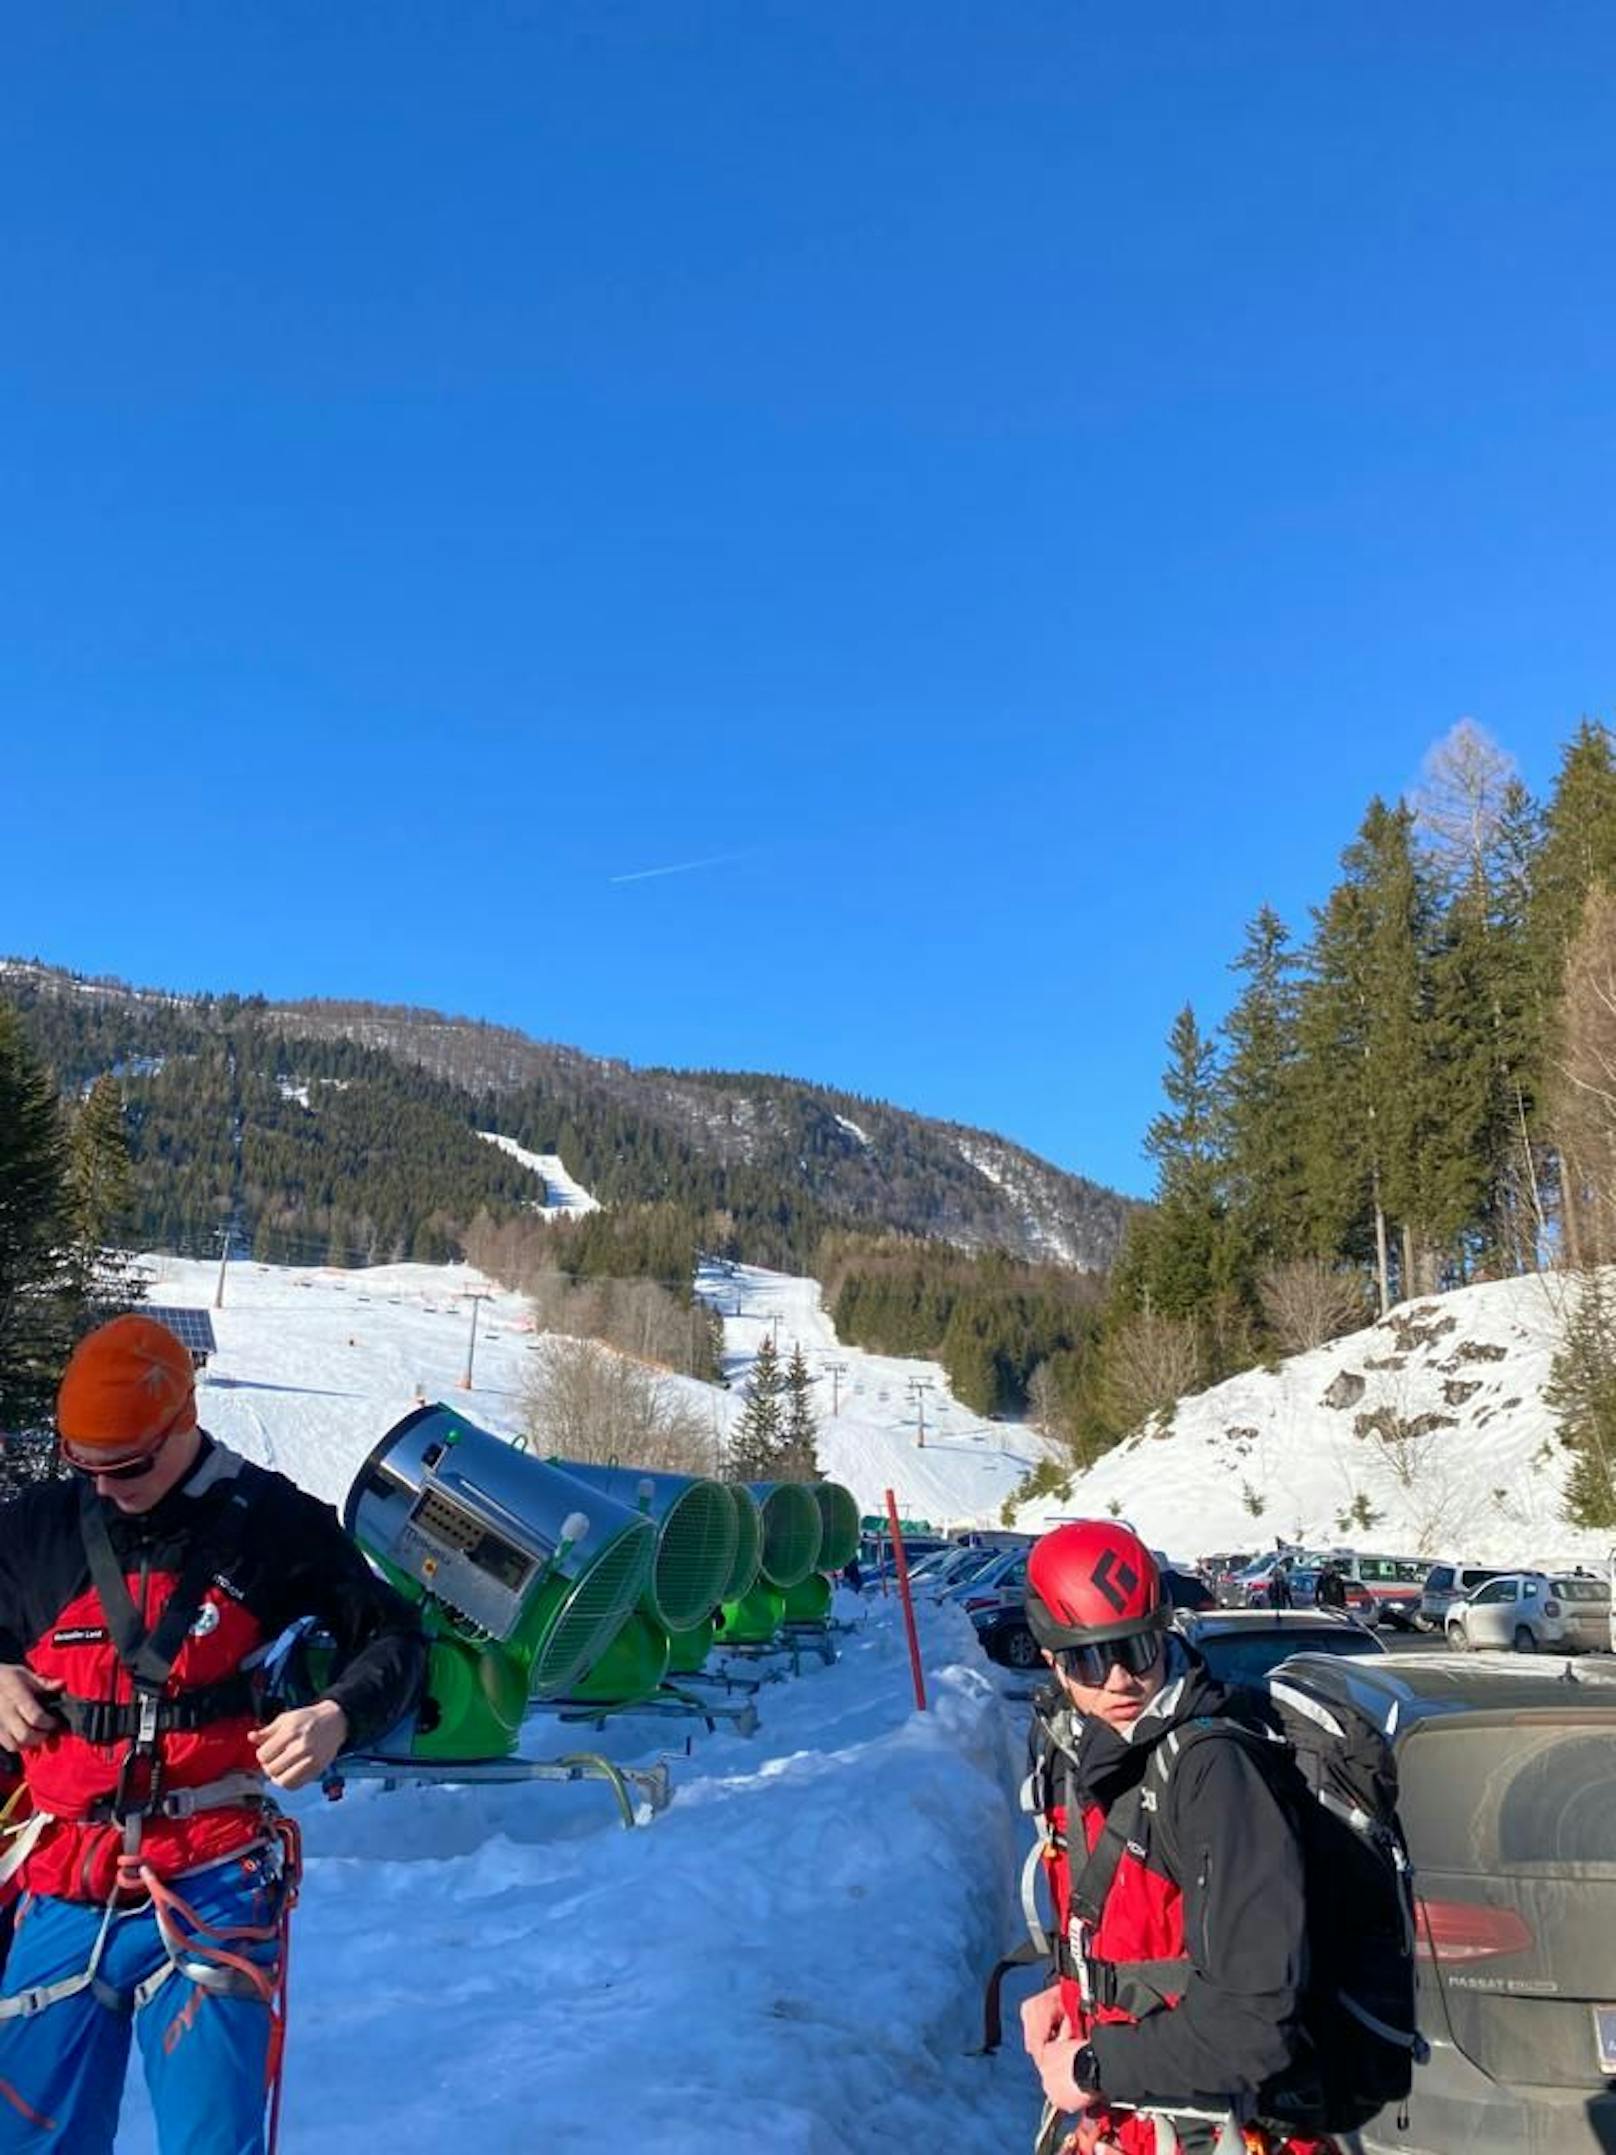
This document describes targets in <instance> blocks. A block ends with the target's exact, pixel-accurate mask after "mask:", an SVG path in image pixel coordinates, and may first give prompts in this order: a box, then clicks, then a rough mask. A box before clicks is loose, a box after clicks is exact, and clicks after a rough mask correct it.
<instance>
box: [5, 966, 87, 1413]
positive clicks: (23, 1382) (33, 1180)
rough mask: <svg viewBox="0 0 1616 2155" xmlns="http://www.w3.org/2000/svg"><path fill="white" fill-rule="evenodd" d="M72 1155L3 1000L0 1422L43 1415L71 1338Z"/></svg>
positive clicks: (40, 1073) (52, 1099)
mask: <svg viewBox="0 0 1616 2155" xmlns="http://www.w3.org/2000/svg"><path fill="white" fill-rule="evenodd" d="M66 1206H67V1190H66V1160H65V1153H64V1147H63V1143H62V1128H61V1116H60V1113H59V1110H58V1108H57V1103H56V1093H55V1088H54V1087H53V1086H52V1084H51V1081H50V1078H49V1076H48V1075H47V1073H46V1071H45V1069H44V1067H43V1066H42V1065H41V1064H40V1063H38V1062H37V1061H36V1060H35V1059H34V1057H33V1055H32V1054H31V1053H30V1052H29V1049H28V1046H27V1043H26V1042H25V1040H24V1038H23V1033H22V1027H21V1025H20V1023H19V1022H18V1019H17V1016H16V1013H15V1012H14V1011H12V1010H11V1009H10V1007H9V1006H8V1005H6V1004H3V1003H0V1428H3V1429H8V1430H28V1429H30V1428H37V1427H38V1426H40V1425H41V1424H44V1423H47V1422H48V1420H49V1414H50V1401H51V1397H52V1393H53V1390H54V1387H55V1382H56V1377H57V1373H58V1369H59V1366H60V1363H61V1359H62V1354H63V1351H64V1349H65V1347H66V1344H67V1336H68V1329H69V1318H70V1309H71V1303H70V1296H69V1282H68V1277H67V1267H66V1262H65V1254H64V1252H65V1243H66V1239H67V1223H66V1217H65V1215H66Z"/></svg>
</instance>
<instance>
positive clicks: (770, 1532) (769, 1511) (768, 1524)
mask: <svg viewBox="0 0 1616 2155" xmlns="http://www.w3.org/2000/svg"><path fill="white" fill-rule="evenodd" d="M747 1487H748V1488H749V1489H750V1490H751V1492H752V1495H753V1496H754V1497H755V1498H756V1499H757V1505H758V1509H759V1511H761V1513H762V1514H763V1556H762V1561H761V1562H760V1564H759V1566H758V1576H759V1578H760V1579H761V1580H762V1581H763V1583H764V1584H765V1585H767V1586H777V1587H780V1588H782V1589H783V1590H788V1591H789V1589H790V1588H792V1587H793V1586H798V1585H800V1584H801V1582H802V1581H803V1580H804V1579H806V1578H807V1576H808V1574H809V1572H811V1571H812V1570H813V1568H814V1566H815V1565H816V1564H817V1563H818V1562H819V1545H820V1543H821V1542H822V1541H823V1540H824V1538H825V1529H824V1525H823V1522H822V1521H821V1518H820V1512H819V1506H818V1504H817V1503H816V1502H815V1499H814V1492H813V1488H812V1486H811V1485H810V1484H809V1483H807V1482H749V1483H748V1484H747Z"/></svg>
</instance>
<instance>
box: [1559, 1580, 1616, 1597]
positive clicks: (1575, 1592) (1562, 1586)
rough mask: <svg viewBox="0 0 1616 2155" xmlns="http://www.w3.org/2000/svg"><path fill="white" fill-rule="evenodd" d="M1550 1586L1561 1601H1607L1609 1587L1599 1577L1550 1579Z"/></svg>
mask: <svg viewBox="0 0 1616 2155" xmlns="http://www.w3.org/2000/svg"><path fill="white" fill-rule="evenodd" d="M1549 1584H1550V1587H1551V1588H1552V1590H1553V1591H1554V1592H1555V1593H1556V1594H1558V1595H1559V1597H1560V1599H1561V1600H1562V1601H1609V1599H1610V1588H1609V1587H1608V1586H1606V1585H1605V1583H1604V1581H1603V1580H1601V1579H1551V1580H1550V1582H1549Z"/></svg>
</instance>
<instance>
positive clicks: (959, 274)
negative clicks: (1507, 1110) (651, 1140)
mask: <svg viewBox="0 0 1616 2155" xmlns="http://www.w3.org/2000/svg"><path fill="white" fill-rule="evenodd" d="M7 87H8V95H7V99H6V110H5V113H4V116H3V120H0V196H3V199H4V200H5V202H6V204H7V212H6V217H5V221H4V226H3V233H4V237H3V243H0V244H3V259H4V291H5V296H6V311H7V317H8V331H7V334H6V336H5V338H4V342H3V345H0V427H3V437H0V451H3V453H0V488H3V496H0V498H3V501H4V505H5V514H4V516H3V518H0V727H3V729H4V754H3V758H0V822H3V839H4V845H3V856H0V857H3V868H0V877H3V881H0V897H3V909H0V950H8V951H14V952H21V953H24V954H30V955H31V954H38V955H40V956H42V957H44V958H46V959H48V960H51V961H53V962H56V963H60V964H64V965H68V966H72V967H74V968H76V969H79V970H82V971H86V972H109V973H116V974H119V975H122V976H123V977H125V978H129V979H134V980H137V981H141V982H146V983H153V984H158V985H164V986H170V987H177V988H202V987H207V988H215V989H223V988H227V987H233V988H239V989H244V990H246V989H260V990H263V991H264V992H266V993H268V994H271V995H296V994H333V995H358V996H368V997H373V998H378V999H383V1000H389V1001H394V1000H396V1001H408V1002H414V1003H421V1004H428V1005H434V1006H437V1007H440V1008H446V1009H450V1010H455V1011H460V1012H466V1013H469V1014H472V1015H476V1016H480V1017H487V1018H491V1019H496V1020H499V1021H502V1022H506V1023H511V1024H516V1025H519V1026H522V1027H524V1028H525V1029H527V1030H529V1031H531V1032H534V1033H536V1034H539V1035H541V1036H544V1037H548V1038H554V1039H560V1040H566V1041H570V1042H575V1043H577V1044H579V1045H581V1046H584V1047H587V1048H590V1049H592V1050H595V1051H597V1052H600V1053H605V1054H614V1055H623V1056H627V1057H630V1058H631V1059H633V1060H635V1061H659V1062H670V1063H685V1064H699V1065H704V1066H713V1065H717V1066H724V1067H735V1068H763V1069H777V1070H787V1071H791V1072H793V1073H796V1074H799V1075H802V1076H807V1077H814V1078H821V1079H826V1080H831V1081H834V1082H837V1083H839V1084H842V1085H845V1086H847V1087H849V1088H851V1089H853V1090H856V1091H861V1092H865V1093H873V1094H879V1095H883V1096H886V1097H889V1098H893V1099H896V1100H898V1101H901V1102H903V1103H905V1104H907V1105H911V1106H915V1107H919V1108H922V1109H925V1110H928V1111H930V1112H933V1113H937V1114H941V1115H947V1116H952V1117H955V1118H958V1119H960V1120H962V1121H969V1122H976V1123H980V1124H983V1125H986V1126H988V1127H991V1128H995V1129H1000V1130H1003V1131H1005V1132H1006V1133H1007V1134H1009V1135H1011V1136H1013V1137H1016V1138H1019V1139H1021V1140H1023V1141H1025V1142H1027V1143H1030V1144H1032V1145H1034V1146H1035V1147H1037V1148H1038V1149H1039V1150H1041V1151H1043V1152H1045V1153H1047V1154H1048V1155H1049V1156H1050V1157H1052V1158H1054V1159H1056V1160H1058V1161H1060V1162H1061V1163H1062V1164H1064V1165H1066V1166H1070V1167H1073V1168H1075V1169H1078V1170H1079V1171H1081V1172H1085V1173H1090V1174H1093V1175H1096V1176H1098V1177H1100V1178H1101V1179H1105V1180H1109V1181H1112V1182H1115V1183H1117V1184H1119V1185H1121V1186H1123V1187H1127V1188H1133V1189H1143V1188H1145V1187H1147V1186H1148V1177H1147V1172H1146V1169H1145V1166H1144V1164H1143V1162H1142V1161H1141V1159H1140V1156H1139V1139H1140V1134H1141V1132H1142V1130H1143V1127H1144V1124H1145V1122H1146V1121H1147V1119H1148V1117H1149V1115H1150V1113H1151V1112H1152V1111H1153V1108H1154V1105H1155V1093H1156V1081H1157V1077H1158V1074H1159V1070H1160V1066H1161V1062H1162V1039H1163V1036H1164V1034H1165V1033H1166V1030H1167V1027H1168V1025H1169V1024H1170V1022H1171V1019H1172V1015H1173V1012H1174V1011H1175V1009H1176V1008H1177V1007H1178V1006H1179V1004H1180V1003H1182V1002H1183V1001H1184V1000H1185V999H1186V997H1188V998H1191V999H1193V1000H1194V1001H1195V1002H1196V1004H1197V1007H1198V1008H1200V1009H1202V1010H1203V1011H1204V1012H1205V1013H1206V1014H1207V1015H1208V1016H1212V1015H1216V1014H1217V1013H1218V1012H1220V1011H1221V1009H1222V1008H1223V1007H1224V1006H1225V1004H1226V1001H1227V998H1228V993H1229V976H1228V972H1227V966H1228V962H1229V960H1230V959H1231V957H1232V956H1233V955H1234V953H1235V951H1236V949H1237V948H1238V945H1239V942H1240V937H1241V928H1242V924H1243V922H1244V921H1245V919H1246V918H1247V917H1248V916H1249V915H1250V914H1251V913H1252V912H1253V911H1254V910H1255V909H1256V907H1257V905H1258V904H1259V903H1260V902H1262V901H1264V900H1267V901H1269V902H1271V903H1273V904H1275V905H1276V906H1278V907H1279V909H1280V911H1281V912H1282V913H1284V914H1285V915H1286V916H1287V917H1288V918H1289V919H1291V920H1292V921H1293V923H1297V924H1301V923H1303V922H1305V914H1306V908H1307V906H1308V905H1309V904H1310V903H1311V902H1313V901H1315V900H1317V899H1318V898H1320V897H1321V896H1322V895H1323V894H1324V892H1325V890H1326V889H1327V888H1328V886H1329V883H1330V881H1331V878H1332V875H1333V872H1334V867H1335V862H1336V856H1337V854H1338V852H1339V850H1340V848H1341V847H1342V845H1344V844H1345V843H1346V842H1347V840H1348V839H1349V838H1350V836H1351V834H1352V831H1353V829H1354V827H1355V825H1356V823H1357V821H1358V819H1359V817H1360V815H1361V813H1362V810H1363V807H1364V805H1365V802H1366V801H1367V799H1368V798H1369V796H1370V795H1371V794H1372V793H1373V792H1375V791H1376V790H1380V791H1383V792H1387V793H1396V792H1397V791H1399V790H1401V789H1402V788H1403V787H1405V786H1406V785H1408V784H1409V783H1411V782H1412V781H1413V780H1414V778H1415V777H1416V775H1417V771H1418V766H1419V763H1420V759H1421V757H1422V755H1423V754H1424V752H1425V750H1426V749H1427V748H1428V746H1429V745H1430V744H1431V743H1432V742H1433V741H1434V740H1435V739H1436V738H1438V737H1439V736H1440V735H1441V734H1443V733H1444V732H1446V731H1447V729H1448V728H1449V727H1450V726H1452V725H1453V723H1454V722H1455V721H1456V720H1457V719H1458V718H1460V717H1461V716H1463V715H1470V716H1473V717H1474V718H1475V719H1476V720H1477V721H1478V722H1479V723H1480V724H1482V725H1483V726H1485V727H1486V728H1488V729H1489V730H1490V731H1491V732H1492V733H1493V734H1494V735H1495V736H1496V737H1497V738H1498V739H1500V740H1501V741H1502V742H1503V743H1504V744H1505V745H1507V746H1508V747H1510V748H1512V749H1513V750H1514V751H1515V753H1516V754H1517V756H1518V757H1519V758H1520V761H1521V764H1522V767H1523V770H1524V772H1525V775H1526V777H1527V778H1528V780H1529V781H1530V782H1532V783H1533V784H1534V785H1535V786H1537V787H1539V788H1542V787H1543V786H1545V785H1546V784H1547V783H1548V781H1549V780H1550V778H1551V776H1552V773H1553V769H1554V765H1555V761H1556V757H1557V751H1558V747H1559V744H1560V743H1561V742H1562V741H1563V740H1564V739H1565V738H1566V736H1567V735H1568V734H1569V732H1570V731H1571V729H1572V727H1573V726H1574V725H1575V723H1576V721H1577V719H1578V717H1579V716H1580V715H1582V714H1583V713H1585V712H1586V713H1591V714H1593V715H1599V716H1610V715H1611V713H1612V707H1613V694H1612V689H1613V679H1616V674H1613V667H1612V649H1611V645H1612V628H1613V620H1616V614H1613V606H1612V565H1613V556H1616V547H1613V540H1616V486H1613V484H1612V479H1613V471H1612V463H1613V457H1612V448H1613V431H1616V389H1613V385H1612V363H1611V355H1612V353H1613V352H1616V278H1613V276H1612V241H1611V234H1612V231H1613V230H1616V13H1613V12H1612V11H1611V10H1610V9H1609V8H1608V7H1605V6H1603V5H1597V4H1593V0H1590V4H1587V5H1579V6H1566V5H1556V4H1554V0H1545V4H1541V5H1538V6H1535V7H1533V8H1530V9H1523V8H1520V7H1518V6H1514V5H1509V6H1503V5H1491V4H1486V0H1468V4H1465V5H1462V6H1461V5H1457V4H1446V0H1426V4H1423V5H1421V6H1420V7H1418V8H1413V9H1411V8H1408V7H1407V6H1405V5H1402V4H1400V0H1399V4H1397V5H1390V4H1385V5H1383V4H1377V0H1353V4H1351V5H1347V4H1345V0H1343V4H1340V5H1334V6H1330V5H1320V6H1314V7H1305V8H1298V7H1296V6H1294V5H1291V4H1272V5H1271V4H1268V0H1250V4H1242V5H1219V4H1208V0H1166V4H1161V5H1157V6H1153V7H1150V8H1117V7H1112V6H1100V5H1097V4H1089V0H1029V4H1026V5H1010V6H1004V5H992V6H990V5H986V4H975V5H965V4H948V0H912V4H910V0H904V4H887V0H873V4H864V0H860V4H858V5H854V4H852V0H845V4H844V0H709V4H700V5H698V4H695V0H691V4H688V5H687V4H680V0H636V4H626V0H625V4H613V0H542V4H541V0H530V4H515V0H512V4H508V5H505V6H492V5H480V4H477V0H442V4H432V5H425V4H418V0H389V4H385V5H384V4H381V0H376V4H364V5H360V4H356V0H277V4H276V5H275V6H274V7H263V8H239V7H235V8H231V7H226V8H200V7H194V6H187V7H178V6H171V5H170V6H165V5H162V4H159V0H154V4H150V5H145V6H142V7H139V8H131V9H116V8H112V7H108V6H105V5H101V6H90V5H81V4H75V0H56V4H54V5H52V6H51V7H49V8H36V9H30V10H24V11H22V12H20V13H19V14H17V15H16V16H15V17H14V19H13V20H12V21H11V22H10V23H9V24H8V30H7ZM691 862H702V863H708V864H709V865H704V866H699V867H691V868H689V869H687V870H686V872H683V873H680V874H677V875H666V876H644V875H642V874H641V873H640V872H641V871H644V870H648V869H653V868H659V867H670V866H675V865H679V864H684V863H691ZM624 878H637V879H636V880H622V879H624Z"/></svg>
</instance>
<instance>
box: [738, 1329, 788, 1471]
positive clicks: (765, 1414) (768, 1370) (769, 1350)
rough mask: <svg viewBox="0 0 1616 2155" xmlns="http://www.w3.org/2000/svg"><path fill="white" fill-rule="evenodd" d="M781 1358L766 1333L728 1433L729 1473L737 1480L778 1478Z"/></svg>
mask: <svg viewBox="0 0 1616 2155" xmlns="http://www.w3.org/2000/svg"><path fill="white" fill-rule="evenodd" d="M781 1384H782V1379H781V1374H780V1357H779V1355H778V1353H777V1352H776V1351H775V1345H774V1335H773V1334H772V1333H771V1332H765V1333H764V1335H763V1339H762V1343H761V1344H760V1346H759V1347H758V1351H757V1358H756V1360H755V1361H754V1362H753V1364H752V1374H751V1375H750V1376H749V1377H748V1378H747V1380H746V1395H745V1396H746V1405H745V1406H744V1407H743V1408H742V1410H741V1414H740V1418H739V1420H738V1421H737V1422H736V1424H735V1427H734V1430H733V1431H732V1432H731V1435H730V1441H729V1471H730V1473H731V1474H732V1475H733V1476H734V1478H735V1479H736V1480H737V1481H742V1482H763V1481H775V1480H777V1479H778V1478H779V1475H780V1455H781V1448H782V1445H783V1442H784V1435H785V1431H784V1421H783V1416H782V1414H781V1410H780V1391H781Z"/></svg>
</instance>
